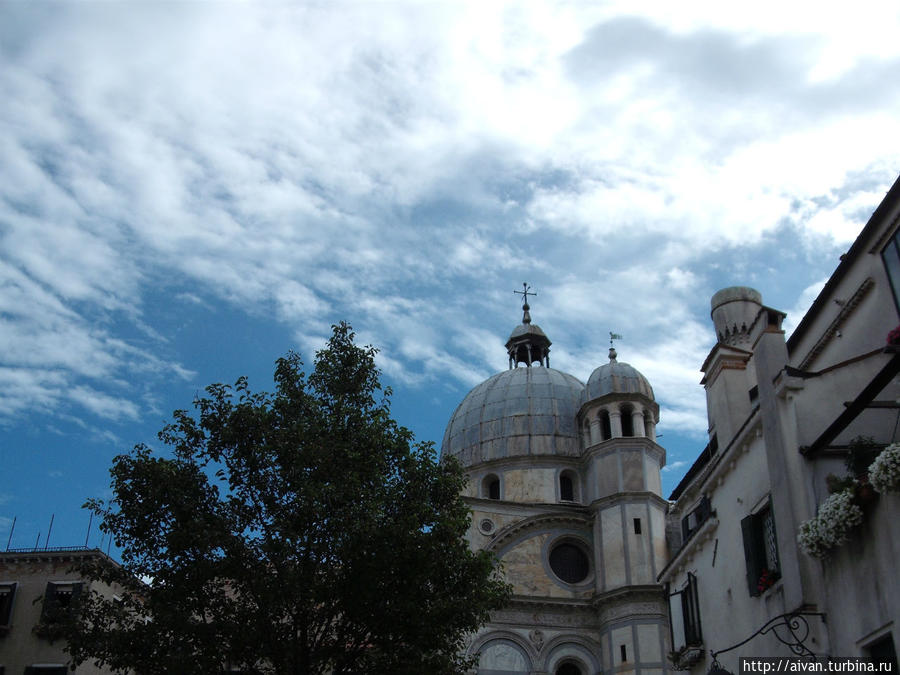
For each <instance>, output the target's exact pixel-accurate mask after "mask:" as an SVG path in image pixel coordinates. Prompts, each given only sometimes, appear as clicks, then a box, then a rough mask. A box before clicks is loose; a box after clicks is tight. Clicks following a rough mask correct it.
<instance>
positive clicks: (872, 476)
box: [869, 443, 900, 492]
mask: <svg viewBox="0 0 900 675" xmlns="http://www.w3.org/2000/svg"><path fill="white" fill-rule="evenodd" d="M869 482H870V483H872V486H873V487H874V488H875V489H876V490H878V491H879V492H900V443H892V444H891V445H889V446H887V447H886V448H885V449H884V450H882V452H881V454H880V455H878V457H877V458H876V459H875V461H874V462H872V466H870V467H869Z"/></svg>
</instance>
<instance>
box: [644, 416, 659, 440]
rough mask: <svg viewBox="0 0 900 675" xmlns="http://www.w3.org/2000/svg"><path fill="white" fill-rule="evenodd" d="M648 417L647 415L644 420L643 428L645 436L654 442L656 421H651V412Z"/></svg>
mask: <svg viewBox="0 0 900 675" xmlns="http://www.w3.org/2000/svg"><path fill="white" fill-rule="evenodd" d="M650 415H651V416H650V417H648V418H647V419H646V420H645V421H644V428H645V429H646V430H647V438H649V439H650V440H651V441H653V442H654V443H655V442H656V422H654V421H653V417H652V415H653V413H650Z"/></svg>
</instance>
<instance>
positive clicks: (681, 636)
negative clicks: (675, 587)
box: [669, 591, 687, 651]
mask: <svg viewBox="0 0 900 675" xmlns="http://www.w3.org/2000/svg"><path fill="white" fill-rule="evenodd" d="M683 602H684V593H683V591H677V592H675V593H671V594H670V595H669V630H670V631H671V635H672V649H674V650H675V651H678V650H679V649H681V648H682V647H685V646H687V639H686V638H687V635H686V634H685V633H686V631H685V625H684V605H683Z"/></svg>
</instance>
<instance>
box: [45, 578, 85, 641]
mask: <svg viewBox="0 0 900 675" xmlns="http://www.w3.org/2000/svg"><path fill="white" fill-rule="evenodd" d="M81 587H82V584H81V582H79V581H74V582H73V581H50V582H48V583H47V589H46V590H45V591H44V605H43V607H42V608H41V619H40V625H41V627H42V628H43V629H44V630H42V631H38V635H46V636H49V637H53V634H52V631H53V630H54V628H55V627H57V626H59V625H60V624H61V623H62V622H63V621H64V620H65V619H66V618H67V617H68V616H69V613H70V612H71V611H72V610H73V609H74V608H75V605H76V604H77V603H78V596H79V595H81Z"/></svg>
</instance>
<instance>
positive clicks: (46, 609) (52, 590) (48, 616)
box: [41, 582, 57, 623]
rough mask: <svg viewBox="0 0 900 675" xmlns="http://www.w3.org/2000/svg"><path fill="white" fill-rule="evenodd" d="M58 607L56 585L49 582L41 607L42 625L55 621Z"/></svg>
mask: <svg viewBox="0 0 900 675" xmlns="http://www.w3.org/2000/svg"><path fill="white" fill-rule="evenodd" d="M56 605H57V601H56V584H54V583H53V582H48V583H47V588H46V590H45V591H44V603H43V606H42V607H41V623H48V622H50V621H53V618H54V616H55V614H56Z"/></svg>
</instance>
